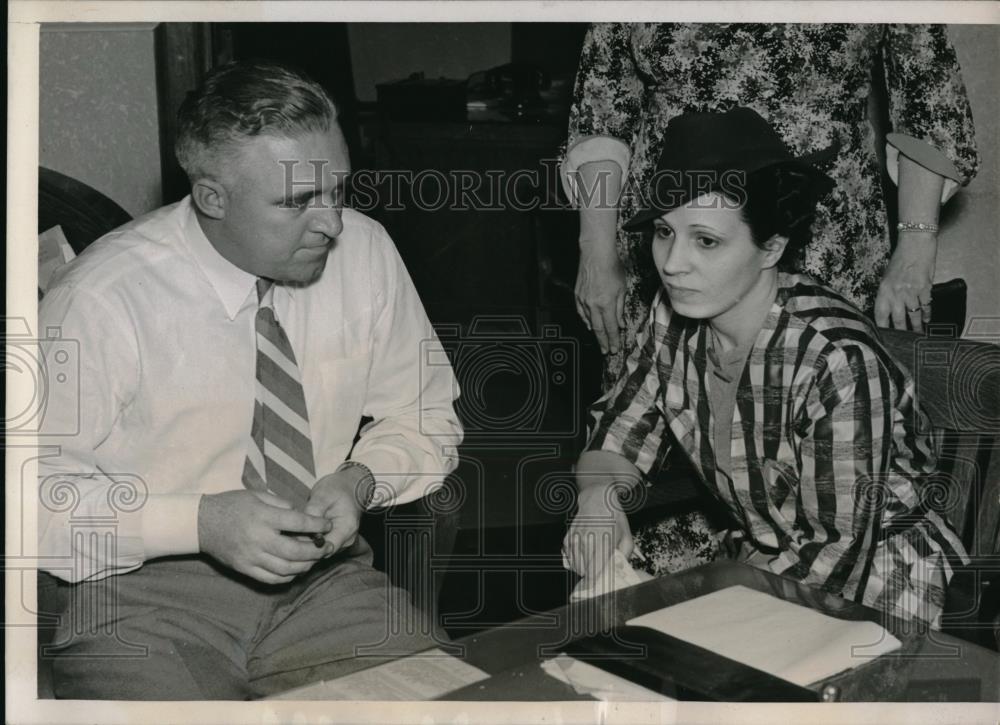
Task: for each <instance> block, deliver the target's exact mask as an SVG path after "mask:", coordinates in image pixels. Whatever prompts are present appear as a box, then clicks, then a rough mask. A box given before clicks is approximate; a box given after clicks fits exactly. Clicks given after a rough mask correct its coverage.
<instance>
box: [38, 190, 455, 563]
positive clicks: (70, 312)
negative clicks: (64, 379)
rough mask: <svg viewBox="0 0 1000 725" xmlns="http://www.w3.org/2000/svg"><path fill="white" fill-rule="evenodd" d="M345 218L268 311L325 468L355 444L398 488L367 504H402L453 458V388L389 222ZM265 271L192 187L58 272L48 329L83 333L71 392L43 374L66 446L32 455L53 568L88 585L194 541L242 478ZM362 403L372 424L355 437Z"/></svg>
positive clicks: (182, 550) (322, 471)
mask: <svg viewBox="0 0 1000 725" xmlns="http://www.w3.org/2000/svg"><path fill="white" fill-rule="evenodd" d="M343 222H344V230H343V232H342V233H341V234H340V236H339V237H338V238H337V240H336V242H335V244H334V247H333V249H332V250H331V252H330V255H329V258H328V259H327V263H326V267H325V269H324V271H323V273H322V276H321V277H320V278H319V279H318V280H317V281H316V282H314V283H313V284H310V285H308V286H278V287H277V288H276V289H275V292H274V308H275V314H276V316H277V318H278V320H279V322H280V323H281V326H282V327H283V328H284V329H285V332H286V333H287V335H288V338H289V340H290V341H291V345H292V348H293V349H294V352H295V357H296V360H297V361H298V364H299V368H300V373H301V378H302V384H303V388H304V391H305V397H306V401H307V406H308V412H309V425H310V432H311V436H312V442H313V450H314V457H315V464H316V473H317V478H320V477H322V476H323V475H326V474H329V473H332V472H333V471H334V470H335V469H336V468H337V466H338V465H340V464H341V463H342V462H343V461H344V460H345V459H346V458H347V457H348V455H350V458H351V459H352V460H356V461H359V462H361V463H364V464H365V465H366V466H368V467H369V468H370V469H371V470H372V472H373V473H374V474H375V477H376V479H377V480H378V482H379V484H381V485H380V486H379V487H378V489H379V491H390V492H391V493H389V494H388V497H382V499H381V500H376V501H375V502H374V504H386V503H404V502H406V501H411V500H414V499H417V498H419V497H420V496H423V495H425V494H427V493H429V492H430V491H431V490H433V489H434V488H436V487H437V486H439V485H440V483H441V481H442V480H443V478H444V476H446V475H447V474H448V473H449V472H451V471H452V470H453V469H454V468H455V465H456V463H457V452H456V449H457V446H458V444H459V443H460V442H461V439H462V429H461V425H460V424H459V422H458V419H457V417H456V415H455V412H454V408H453V405H452V402H453V400H454V399H455V398H456V397H457V395H458V388H457V384H456V382H455V379H454V376H453V374H452V370H451V368H450V366H449V365H448V363H447V358H446V357H445V355H444V353H443V350H442V349H441V346H440V343H439V341H438V340H437V337H436V336H435V334H434V331H433V329H432V327H431V325H430V322H429V321H428V320H427V316H426V314H425V313H424V309H423V306H422V305H421V303H420V299H419V298H418V296H417V293H416V290H415V289H414V287H413V283H412V282H411V280H410V277H409V275H408V274H407V272H406V269H405V267H404V266H403V263H402V260H401V259H400V258H399V255H398V253H397V252H396V249H395V247H394V245H393V243H392V240H391V239H389V236H388V234H386V232H385V230H384V229H383V228H382V227H381V226H380V225H379V224H377V223H376V222H374V221H372V220H371V219H368V218H367V217H365V216H364V215H362V214H360V213H357V212H355V211H352V210H349V209H348V210H345V211H344V214H343ZM255 282H256V278H255V277H254V276H252V275H250V274H248V273H246V272H244V271H243V270H241V269H239V268H237V267H236V266H234V265H233V264H231V263H230V262H229V261H227V260H226V259H225V258H223V257H222V256H221V255H220V254H219V253H218V252H216V250H215V249H214V247H212V245H211V244H210V243H209V241H208V239H207V238H206V237H205V235H204V233H203V232H202V230H201V227H200V225H199V223H198V220H197V218H196V216H195V214H194V211H193V208H192V206H191V203H190V198H187V199H184V200H183V201H181V202H179V203H177V204H174V205H171V206H167V207H164V208H162V209H159V210H157V211H154V212H153V213H151V214H149V215H147V216H145V217H143V218H141V219H139V220H136V221H134V222H132V223H131V224H129V225H127V226H126V227H123V228H121V229H119V230H116V231H115V232H112V233H111V234H109V235H107V236H105V237H103V238H102V239H100V240H99V241H97V242H95V243H94V244H92V245H91V246H90V247H89V248H88V249H87V250H86V251H85V252H84V253H83V254H82V255H80V257H78V258H77V259H76V260H74V262H73V263H72V264H70V265H68V266H67V267H66V268H64V270H63V271H62V272H61V274H60V275H59V277H58V278H57V279H56V280H54V282H53V284H52V287H51V288H50V289H49V291H48V293H47V294H46V296H45V298H44V299H43V300H42V302H41V304H40V307H39V327H40V329H42V330H50V328H53V327H57V328H60V331H61V337H62V340H63V342H62V343H61V346H62V348H63V349H65V348H66V346H67V344H68V345H69V349H71V350H74V349H75V347H76V346H77V345H78V347H79V349H78V357H79V386H78V390H79V393H77V387H76V386H75V385H72V384H70V385H62V386H59V385H52V386H50V394H49V395H50V397H49V399H48V401H47V406H46V410H45V416H44V420H43V423H42V426H43V432H44V433H46V434H47V435H45V437H44V441H45V443H46V444H50V443H54V444H57V445H59V447H60V448H59V453H58V455H54V456H48V457H43V458H42V459H41V460H40V461H39V484H40V487H41V491H40V496H41V501H40V505H39V511H40V512H41V513H40V525H39V536H40V550H41V551H40V553H41V554H42V555H43V556H46V557H51V559H50V564H49V565H46V566H45V567H44V568H46V569H48V570H49V571H50V572H51V573H52V574H54V575H56V576H58V577H60V578H63V579H66V580H69V581H81V580H85V579H93V578H101V577H104V576H108V575H110V574H116V573H122V572H125V571H129V570H132V569H135V568H137V567H139V566H141V564H142V562H143V561H144V560H146V559H150V558H154V557H158V556H165V555H170V554H190V553H195V552H197V551H198V506H199V502H200V498H201V496H202V495H204V494H212V493H219V492H223V491H231V490H239V489H241V488H242V486H243V484H242V480H241V476H242V471H243V465H244V461H245V459H246V455H247V449H248V446H249V444H250V425H251V422H252V418H253V407H254V399H255V367H254V366H255V356H256V342H255V334H254V320H255V316H256V312H257V297H256V292H255V286H254V285H255ZM66 341H69V342H68V343H67V342H66ZM362 416H369V417H371V418H372V419H373V420H372V422H371V423H369V424H368V425H367V426H366V427H365V428H364V430H363V431H362V433H361V436H360V439H359V440H358V441H357V443H356V444H355V443H354V440H355V435H356V433H357V432H358V425H359V422H360V420H361V417H362ZM66 483H69V484H70V486H71V488H67V487H66ZM384 486H385V487H388V488H384ZM67 491H70V496H71V498H70V499H68V500H67V499H65V498H64V497H63V494H65V493H66V492H67ZM133 494H134V495H135V498H134V499H133V498H132V496H133ZM106 531H113V532H114V535H113V536H111V537H106V538H104V539H100V537H98V536H95V532H106Z"/></svg>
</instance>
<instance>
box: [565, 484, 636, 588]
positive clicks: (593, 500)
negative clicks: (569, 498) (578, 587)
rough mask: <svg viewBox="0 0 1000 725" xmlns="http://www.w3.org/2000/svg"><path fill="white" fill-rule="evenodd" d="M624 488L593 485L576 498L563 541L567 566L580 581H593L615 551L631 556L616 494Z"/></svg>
mask: <svg viewBox="0 0 1000 725" xmlns="http://www.w3.org/2000/svg"><path fill="white" fill-rule="evenodd" d="M626 487H627V484H624V483H612V484H600V483H594V484H591V485H587V486H583V487H582V488H581V490H580V493H579V496H578V497H577V514H576V517H575V518H574V519H573V523H572V524H570V527H569V531H568V532H567V533H566V537H565V538H564V539H563V556H564V557H565V559H566V563H567V566H568V567H569V568H570V569H571V570H572V571H574V572H576V573H577V574H579V575H580V576H581V577H584V578H586V579H589V580H590V581H597V578H598V577H600V576H601V574H602V573H603V571H604V567H606V566H607V565H608V564H609V563H610V561H611V557H612V555H613V554H614V550H615V549H618V550H619V551H621V552H622V554H624V555H625V556H626V557H627V556H629V555H630V554H631V553H632V547H633V543H632V530H631V529H630V528H629V525H628V519H627V518H626V517H625V512H624V510H623V509H622V504H621V501H620V500H619V493H620V492H621V493H624V490H625V488H626Z"/></svg>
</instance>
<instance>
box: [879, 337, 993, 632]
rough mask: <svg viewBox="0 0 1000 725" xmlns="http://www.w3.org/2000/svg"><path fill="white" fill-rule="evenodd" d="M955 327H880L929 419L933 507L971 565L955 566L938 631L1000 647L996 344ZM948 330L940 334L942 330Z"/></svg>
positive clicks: (884, 338) (888, 346)
mask: <svg viewBox="0 0 1000 725" xmlns="http://www.w3.org/2000/svg"><path fill="white" fill-rule="evenodd" d="M954 329H955V328H954V327H945V328H939V330H935V328H934V327H933V326H932V327H931V332H930V334H928V335H926V336H921V335H917V334H914V333H912V332H903V331H899V330H880V331H879V333H880V335H881V337H882V341H883V342H884V343H885V346H886V347H887V348H888V350H889V352H890V354H891V355H892V356H893V357H895V358H896V360H897V361H898V362H899V363H900V364H902V365H903V366H904V367H906V368H907V369H908V370H909V371H910V372H911V374H912V375H913V377H914V380H915V386H916V397H917V403H918V405H919V406H920V407H921V409H923V411H924V412H925V413H926V414H927V416H928V417H929V418H930V422H931V426H932V429H933V430H932V435H933V439H934V443H935V449H936V453H937V457H938V469H939V471H940V473H941V475H942V477H943V478H942V482H943V483H945V484H946V485H945V486H941V487H937V486H935V487H934V490H935V491H937V492H938V494H940V495H938V496H935V498H937V500H936V501H933V502H932V503H934V504H935V508H937V509H938V510H940V511H942V512H943V513H945V514H946V515H947V516H948V518H949V520H950V521H951V523H952V524H953V525H954V526H955V528H956V530H957V532H958V535H959V537H960V538H961V539H962V543H963V544H964V545H965V548H966V550H967V551H968V552H969V554H970V556H971V557H972V563H971V564H970V565H969V566H968V567H965V568H963V569H960V570H958V571H957V572H956V575H955V577H954V578H953V579H952V582H951V585H950V587H949V592H948V597H947V601H946V604H945V616H944V622H943V626H942V628H943V629H944V631H946V632H948V633H950V634H954V635H956V636H959V637H962V638H963V639H966V640H969V641H974V642H977V643H980V644H983V645H985V646H989V647H992V648H993V649H998V647H1000V556H998V555H1000V346H997V345H995V344H989V343H986V342H979V341H976V340H968V339H956V338H955V336H954ZM941 330H946V331H947V333H946V334H941Z"/></svg>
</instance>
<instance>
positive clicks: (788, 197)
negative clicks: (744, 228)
mask: <svg viewBox="0 0 1000 725" xmlns="http://www.w3.org/2000/svg"><path fill="white" fill-rule="evenodd" d="M831 187H832V184H831V182H830V181H829V179H828V178H826V177H821V176H819V175H817V174H812V173H810V172H809V171H808V170H805V169H802V168H799V167H797V166H794V165H789V164H782V165H778V166H771V167H768V168H766V169H763V170H761V171H757V172H755V173H752V174H750V175H748V177H747V180H746V186H745V187H744V191H745V198H744V199H743V200H742V201H743V204H742V205H741V207H740V212H741V214H742V216H743V221H744V222H746V223H747V225H748V226H749V227H750V234H751V237H752V238H753V242H754V244H756V245H757V246H758V247H760V248H761V249H763V248H764V244H765V243H766V242H767V240H768V239H770V238H771V237H773V236H774V235H775V234H777V235H780V236H783V237H787V238H788V244H787V245H786V246H785V251H784V253H783V254H782V255H781V259H780V260H779V261H778V267H779V269H782V270H784V271H794V270H796V269H798V268H799V266H800V264H801V261H802V256H803V252H804V251H805V248H806V246H807V245H808V244H809V243H810V242H811V241H812V223H813V220H814V219H815V218H816V203H817V202H818V201H819V200H820V198H821V197H822V196H823V195H824V194H826V193H827V192H828V191H829V190H830V188H831Z"/></svg>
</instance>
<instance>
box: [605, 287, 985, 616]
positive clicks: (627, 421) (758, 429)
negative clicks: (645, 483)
mask: <svg viewBox="0 0 1000 725" xmlns="http://www.w3.org/2000/svg"><path fill="white" fill-rule="evenodd" d="M706 338H707V325H706V323H705V322H703V321H698V320H692V319H689V318H685V317H682V316H681V315H674V314H672V313H671V309H670V307H669V302H668V299H667V297H666V296H665V294H664V293H663V292H662V290H661V292H660V294H659V296H658V297H657V298H656V300H655V301H654V303H653V307H652V311H651V313H650V318H649V321H648V322H647V325H646V327H645V329H644V330H643V331H642V332H641V333H640V336H639V339H638V341H637V344H636V347H635V350H634V352H633V353H632V355H631V357H630V358H629V360H628V361H627V363H626V368H625V370H624V371H623V374H622V376H621V378H620V379H619V380H618V382H617V384H616V385H615V386H614V387H613V388H612V389H611V390H610V391H609V392H608V393H607V394H606V395H605V396H604V397H603V398H601V399H600V400H599V401H597V402H596V403H595V404H594V405H593V406H592V407H591V410H590V428H589V442H588V449H589V450H607V451H612V452H615V453H618V454H620V455H622V456H624V457H625V458H626V459H628V460H629V461H631V462H632V463H634V464H635V465H636V466H637V467H638V468H639V470H640V471H642V472H643V474H645V475H647V476H648V475H649V474H651V473H655V472H656V471H657V469H658V468H659V467H660V465H661V464H662V462H663V459H664V457H665V456H666V453H667V451H668V449H669V447H670V445H671V444H673V443H676V444H679V445H680V446H681V447H682V448H683V449H684V451H685V452H686V453H687V455H688V456H689V457H690V459H691V461H692V463H693V464H694V467H695V469H696V470H697V471H698V472H699V474H700V475H701V478H702V479H703V480H704V482H705V483H706V484H707V486H708V488H709V489H710V490H711V491H712V493H713V494H714V495H715V496H717V497H718V498H719V499H720V500H722V501H723V502H724V503H725V504H726V505H727V506H728V508H729V509H730V511H731V512H732V514H733V516H734V517H735V519H736V521H737V522H740V524H741V528H742V529H743V533H744V535H745V537H746V542H747V543H749V544H750V545H751V546H752V547H753V548H754V549H756V550H757V551H759V552H763V553H764V554H765V555H767V556H766V557H765V558H766V560H767V561H768V566H769V567H770V569H771V570H772V571H774V572H776V573H778V574H781V575H783V576H786V577H791V578H793V579H796V580H799V581H801V582H803V583H806V584H810V585H813V586H818V587H820V588H822V589H825V590H827V591H830V592H834V593H837V594H840V595H841V596H843V597H845V598H848V599H852V600H855V601H858V602H862V603H864V604H867V605H869V606H873V607H876V608H878V609H881V610H882V611H884V612H886V613H889V614H892V615H894V616H897V617H900V618H903V619H906V620H909V619H912V618H919V619H921V620H924V621H927V622H931V623H935V624H936V623H937V621H938V616H939V614H940V611H941V607H942V605H943V603H944V589H945V586H946V585H947V581H948V579H949V578H950V577H951V573H952V566H953V565H957V564H959V563H965V562H966V561H967V556H966V554H965V551H964V550H963V548H962V545H961V543H960V541H959V540H958V538H957V537H956V535H955V533H954V532H953V531H952V529H951V528H950V526H949V525H948V523H947V521H946V520H945V519H944V518H943V517H942V516H941V515H939V514H938V513H937V512H935V511H934V510H933V508H932V507H931V506H930V505H929V504H930V502H931V501H934V500H938V501H940V500H943V499H944V500H946V499H947V498H948V497H947V496H942V495H941V494H942V492H941V491H935V490H934V489H935V487H936V486H939V485H940V483H939V482H936V481H934V480H933V478H932V476H933V473H934V470H935V460H934V454H933V452H932V450H931V447H930V444H929V438H928V435H927V431H929V425H927V421H926V418H924V417H923V414H922V413H921V412H920V410H919V409H918V408H917V407H916V406H915V404H914V399H913V395H914V390H913V380H912V378H911V377H910V376H909V374H908V373H907V372H906V371H905V370H903V369H902V368H901V367H900V366H899V365H898V364H897V363H896V362H895V360H893V359H892V358H891V357H890V356H889V354H888V353H887V352H886V350H885V348H884V347H883V346H882V344H881V343H880V342H879V339H878V335H877V333H876V331H875V328H874V327H873V326H872V324H871V322H870V320H868V319H867V318H866V317H864V316H863V315H862V314H861V313H860V312H859V311H858V310H857V309H856V308H855V307H853V306H852V305H850V304H849V303H847V302H846V301H845V300H844V299H843V298H842V297H840V296H839V295H837V294H836V293H835V292H833V291H831V290H829V289H827V288H825V287H822V286H820V285H819V284H818V283H816V282H815V281H813V280H812V279H811V278H809V277H806V276H801V275H787V274H780V275H779V290H778V294H777V298H776V300H775V303H774V304H773V306H772V308H771V311H770V312H769V314H768V317H767V320H766V321H765V323H764V326H763V328H762V329H761V330H760V332H759V333H758V334H757V338H756V340H755V342H754V344H753V347H752V349H751V351H750V354H749V356H748V358H747V362H746V365H745V366H744V369H743V372H742V375H741V379H740V381H739V384H738V388H737V394H736V406H735V410H734V413H733V421H732V434H731V457H732V458H731V470H730V473H731V476H730V475H727V474H726V473H724V472H722V471H719V470H717V468H716V457H715V452H714V449H713V446H714V438H713V435H712V431H713V430H714V421H713V417H712V411H711V410H710V408H709V397H708V390H710V386H711V385H712V383H713V377H712V375H711V374H709V371H708V368H707V366H706ZM668 431H669V433H668ZM759 558H760V557H755V559H759Z"/></svg>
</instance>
